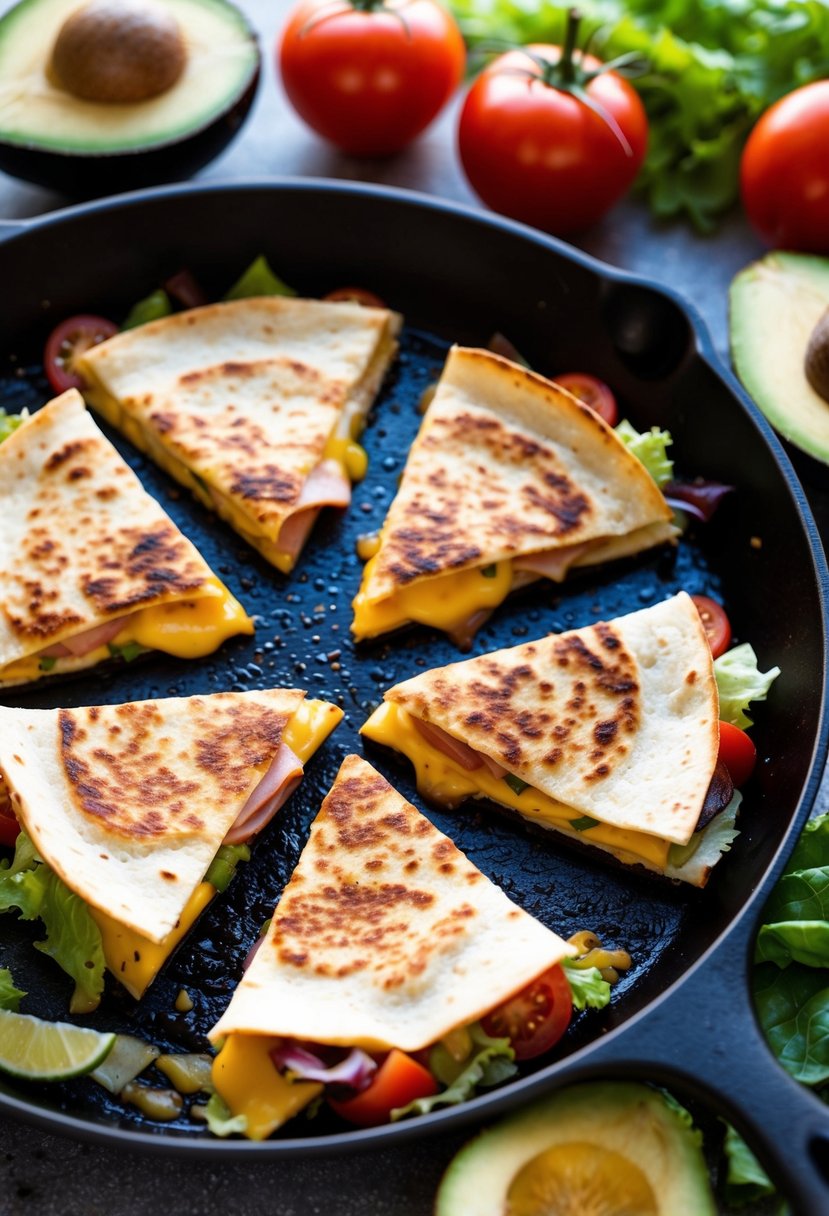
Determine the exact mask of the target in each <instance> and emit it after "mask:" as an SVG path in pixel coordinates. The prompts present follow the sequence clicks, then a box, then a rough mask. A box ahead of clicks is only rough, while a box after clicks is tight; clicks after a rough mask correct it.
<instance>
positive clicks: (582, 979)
mask: <svg viewBox="0 0 829 1216" xmlns="http://www.w3.org/2000/svg"><path fill="white" fill-rule="evenodd" d="M561 965H562V968H563V969H564V974H565V975H566V976H567V982H568V984H569V985H570V991H571V993H572V995H573V1008H574V1009H577V1010H582V1009H604V1007H605V1005H607V1004H609V1002H610V984H609V983H608V982H607V980H604V979H602V973H601V971H599V969H598V967H576V966H575V965H574V964H573V963H571V962H570V961H569V960H568V959H564V960H563V962H562V964H561Z"/></svg>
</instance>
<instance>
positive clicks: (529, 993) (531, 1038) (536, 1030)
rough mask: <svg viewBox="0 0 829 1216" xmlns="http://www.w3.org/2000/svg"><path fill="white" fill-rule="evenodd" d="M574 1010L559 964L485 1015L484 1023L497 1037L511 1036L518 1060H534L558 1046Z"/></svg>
mask: <svg viewBox="0 0 829 1216" xmlns="http://www.w3.org/2000/svg"><path fill="white" fill-rule="evenodd" d="M572 1013H573V997H572V994H571V992H570V985H569V984H568V983H567V976H566V975H565V974H564V971H563V970H562V968H561V967H560V966H558V965H556V966H555V967H550V969H549V971H545V972H544V974H543V975H539V977H538V979H535V980H533V982H532V983H531V984H528V985H527V987H526V988H522V989H521V991H520V992H518V993H516V995H515V996H514V997H511V999H510V1000H508V1001H505V1002H504V1004H503V1005H499V1006H498V1008H497V1009H493V1010H492V1012H491V1013H488V1014H487V1015H486V1017H485V1018H481V1025H482V1026H483V1028H484V1030H485V1031H486V1033H487V1034H488V1035H491V1036H492V1037H493V1038H495V1039H502V1038H509V1040H510V1042H511V1043H512V1048H513V1051H514V1052H515V1058H516V1060H531V1059H533V1057H534V1056H540V1055H542V1054H543V1053H544V1052H545V1051H549V1050H550V1048H551V1047H554V1046H555V1045H556V1043H557V1042H558V1041H559V1039H560V1038H561V1036H562V1035H563V1034H564V1032H565V1030H566V1029H567V1027H568V1026H569V1025H570V1017H571V1015H572Z"/></svg>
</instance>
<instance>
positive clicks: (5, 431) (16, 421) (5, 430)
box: [0, 409, 29, 443]
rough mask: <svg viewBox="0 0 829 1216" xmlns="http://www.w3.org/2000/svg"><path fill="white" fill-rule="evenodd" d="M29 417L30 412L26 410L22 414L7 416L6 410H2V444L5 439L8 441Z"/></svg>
mask: <svg viewBox="0 0 829 1216" xmlns="http://www.w3.org/2000/svg"><path fill="white" fill-rule="evenodd" d="M28 416H29V411H28V410H24V411H23V413H22V414H7V413H6V411H5V410H4V409H0V443H2V442H3V440H4V439H8V437H9V435H11V434H12V433H13V432H14V431H16V430H17V428H18V427H19V426H20V424H21V423H22V422H25V420H26V418H28Z"/></svg>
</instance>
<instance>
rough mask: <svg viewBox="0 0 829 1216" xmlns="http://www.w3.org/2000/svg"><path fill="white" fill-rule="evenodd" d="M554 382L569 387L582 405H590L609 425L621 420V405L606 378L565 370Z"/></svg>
mask: <svg viewBox="0 0 829 1216" xmlns="http://www.w3.org/2000/svg"><path fill="white" fill-rule="evenodd" d="M553 383H554V384H560V385H561V387H562V388H566V389H567V392H568V393H572V394H573V396H574V397H578V399H579V401H581V403H582V405H587V406H589V407H590V409H591V410H593V412H594V413H596V414H598V415H599V417H600V418H603V419H604V420H605V422H606V423H607V425H608V426H615V425H616V423H617V422H618V421H619V407H618V405H617V404H616V398H615V397H614V396H613V391H612V389H610V388H608V386H607V385H606V384H605V382H604V380H597V378H596V377H595V376H588V375H587V373H586V372H565V373H564V375H563V376H556V377H554V380H553Z"/></svg>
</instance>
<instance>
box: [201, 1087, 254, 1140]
mask: <svg viewBox="0 0 829 1216" xmlns="http://www.w3.org/2000/svg"><path fill="white" fill-rule="evenodd" d="M204 1117H205V1120H206V1122H207V1126H208V1127H209V1128H210V1130H211V1132H212V1133H213V1135H214V1136H222V1137H224V1136H233V1135H237V1134H238V1135H242V1134H243V1133H244V1132H245V1129H246V1128H247V1125H248V1121H247V1116H246V1115H233V1114H231V1111H230V1107H229V1106H228V1105H227V1103H226V1102H225V1101H224V1099H223V1098H220V1097H219V1095H218V1094H211V1095H210V1097H209V1098H208V1101H207V1106H206V1107H205V1108H204Z"/></svg>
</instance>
